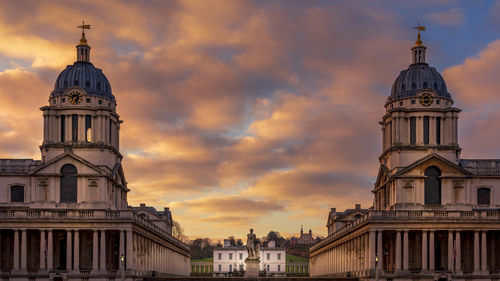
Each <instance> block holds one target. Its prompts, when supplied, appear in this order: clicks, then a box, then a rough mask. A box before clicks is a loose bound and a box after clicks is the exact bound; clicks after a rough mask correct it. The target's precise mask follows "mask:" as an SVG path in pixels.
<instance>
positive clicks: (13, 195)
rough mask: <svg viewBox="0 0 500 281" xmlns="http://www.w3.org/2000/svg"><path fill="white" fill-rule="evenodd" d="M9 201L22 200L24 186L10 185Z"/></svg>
mask: <svg viewBox="0 0 500 281" xmlns="http://www.w3.org/2000/svg"><path fill="white" fill-rule="evenodd" d="M10 202H24V186H17V185H16V186H11V187H10Z"/></svg>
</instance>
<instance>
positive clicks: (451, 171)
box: [395, 154, 472, 176]
mask: <svg viewBox="0 0 500 281" xmlns="http://www.w3.org/2000/svg"><path fill="white" fill-rule="evenodd" d="M431 166H434V167H437V168H438V169H439V170H440V171H441V176H470V175H472V173H471V172H469V171H467V170H465V169H464V168H462V167H460V166H459V165H458V164H455V163H453V162H451V161H449V160H448V159H446V158H444V157H441V156H439V155H437V154H431V155H429V156H427V157H424V158H422V159H420V160H418V161H416V162H415V163H413V164H411V165H409V166H407V167H406V168H404V169H402V170H400V171H398V172H397V173H396V175H395V176H423V175H425V170H426V169H427V168H429V167H431Z"/></svg>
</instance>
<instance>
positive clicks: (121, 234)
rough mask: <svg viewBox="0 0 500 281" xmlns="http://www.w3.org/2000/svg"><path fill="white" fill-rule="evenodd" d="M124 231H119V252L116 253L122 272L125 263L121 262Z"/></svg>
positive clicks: (123, 251) (123, 252) (123, 253)
mask: <svg viewBox="0 0 500 281" xmlns="http://www.w3.org/2000/svg"><path fill="white" fill-rule="evenodd" d="M124 245H125V230H120V246H119V247H118V248H119V252H118V259H119V260H120V270H124V269H125V267H124V265H125V263H124V262H122V256H123V257H124V258H125V249H124V248H125V247H124Z"/></svg>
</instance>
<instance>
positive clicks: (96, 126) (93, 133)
mask: <svg viewBox="0 0 500 281" xmlns="http://www.w3.org/2000/svg"><path fill="white" fill-rule="evenodd" d="M106 102H107V101H106ZM73 115H76V117H77V126H78V129H77V141H78V142H94V143H105V144H109V145H112V146H115V147H116V148H117V149H118V140H119V135H118V132H119V125H118V123H117V122H116V121H115V120H114V119H113V118H112V117H110V116H108V115H105V114H100V115H89V116H90V118H91V121H90V124H89V125H90V128H86V124H85V118H86V116H87V115H86V114H64V115H61V114H58V115H56V114H55V113H52V112H51V113H48V112H47V113H45V114H44V118H43V120H44V131H43V132H44V138H43V139H44V141H43V144H49V143H59V142H61V141H62V140H63V139H64V141H66V142H68V141H71V140H72V139H73ZM61 116H64V120H63V119H62V117H61ZM63 123H64V124H63ZM63 126H64V130H63V128H62V127H63ZM86 129H90V132H86ZM62 134H64V136H63V135H62ZM63 137H64V138H63Z"/></svg>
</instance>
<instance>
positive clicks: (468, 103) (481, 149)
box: [443, 40, 500, 158]
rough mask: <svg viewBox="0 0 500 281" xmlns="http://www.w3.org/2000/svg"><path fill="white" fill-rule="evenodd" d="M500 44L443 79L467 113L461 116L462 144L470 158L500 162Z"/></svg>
mask: <svg viewBox="0 0 500 281" xmlns="http://www.w3.org/2000/svg"><path fill="white" fill-rule="evenodd" d="M499 71H500V40H497V41H494V42H491V43H490V44H488V46H487V47H486V48H484V49H483V50H482V51H481V52H480V53H479V54H478V55H477V56H474V57H470V58H467V59H466V60H465V61H464V62H463V63H462V64H459V65H455V66H452V67H449V68H447V69H446V70H445V71H444V72H443V75H444V77H445V79H446V82H447V84H448V88H449V90H450V92H451V93H452V95H454V99H455V101H456V103H457V106H458V107H459V108H461V109H463V111H462V113H460V115H461V116H460V120H463V121H461V123H460V127H459V137H460V138H459V141H460V144H461V146H462V147H463V152H462V154H463V155H464V157H468V158H498V157H500V154H499V153H498V152H497V151H498V149H497V147H496V145H495V143H497V142H496V141H494V140H498V139H500V134H498V133H497V132H499V131H500V126H499V125H498V122H497V120H499V119H498V118H499V117H500V102H499V99H498V97H499V89H500V82H499V81H498V75H497V73H499Z"/></svg>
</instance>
